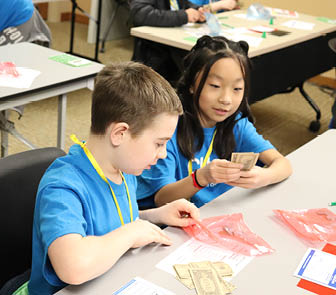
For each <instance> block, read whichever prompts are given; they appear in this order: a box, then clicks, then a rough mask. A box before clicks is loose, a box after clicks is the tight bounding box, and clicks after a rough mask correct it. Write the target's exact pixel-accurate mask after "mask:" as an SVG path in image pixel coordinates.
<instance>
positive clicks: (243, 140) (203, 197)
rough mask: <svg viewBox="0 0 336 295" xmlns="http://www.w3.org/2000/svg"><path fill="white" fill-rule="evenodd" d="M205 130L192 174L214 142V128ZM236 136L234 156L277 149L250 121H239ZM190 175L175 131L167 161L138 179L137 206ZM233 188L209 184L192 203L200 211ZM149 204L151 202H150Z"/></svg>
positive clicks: (223, 184)
mask: <svg viewBox="0 0 336 295" xmlns="http://www.w3.org/2000/svg"><path fill="white" fill-rule="evenodd" d="M203 130H204V143H203V146H202V148H201V150H200V151H199V152H198V153H196V154H195V158H194V159H193V161H192V170H193V171H194V170H195V169H199V168H201V165H202V163H203V159H204V157H205V155H206V152H207V151H208V148H209V145H210V142H211V140H212V136H213V133H214V131H215V127H213V128H204V129H203ZM234 136H235V140H236V148H235V150H234V152H254V153H261V152H264V151H266V150H269V149H274V147H273V145H272V144H271V143H270V142H269V141H268V140H265V139H264V138H263V137H262V136H261V135H260V134H258V133H257V131H256V129H255V127H254V126H253V124H252V123H251V122H250V121H249V120H248V119H247V118H243V119H240V120H239V121H238V122H237V123H236V125H235V126H234ZM214 159H218V156H217V155H216V153H215V152H214V151H213V152H212V153H211V155H210V160H209V161H212V160H214ZM188 175H189V173H188V160H187V158H185V157H184V156H183V155H182V154H181V153H180V150H179V147H178V144H177V137H176V131H175V133H174V135H173V137H172V138H171V139H170V140H169V142H168V143H167V157H166V158H165V159H160V160H159V161H158V162H157V164H156V165H155V166H152V167H151V169H150V170H144V172H143V173H142V175H140V176H138V177H137V178H138V189H137V199H138V202H140V203H141V199H144V198H146V197H148V196H150V195H153V194H154V193H156V192H157V191H158V190H159V189H161V188H162V187H163V186H165V185H167V184H169V183H173V182H176V181H178V180H181V179H183V178H185V177H187V176H188ZM230 188H232V186H230V185H227V184H225V183H218V184H209V185H208V186H207V187H206V188H203V189H201V190H200V191H198V192H197V193H196V194H195V195H194V196H192V198H191V201H192V202H193V203H194V204H195V205H196V206H197V207H201V206H203V205H204V204H206V203H208V202H210V201H211V200H213V199H214V198H216V197H218V196H219V195H221V194H222V193H224V192H226V191H227V190H229V189H230ZM146 201H147V202H149V200H148V198H147V199H146ZM151 202H152V204H154V201H153V198H152V199H151Z"/></svg>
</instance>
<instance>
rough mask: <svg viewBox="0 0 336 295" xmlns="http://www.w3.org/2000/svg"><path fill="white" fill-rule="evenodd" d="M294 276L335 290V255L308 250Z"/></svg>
mask: <svg viewBox="0 0 336 295" xmlns="http://www.w3.org/2000/svg"><path fill="white" fill-rule="evenodd" d="M294 276H296V277H299V278H304V279H306V280H309V281H312V282H315V283H318V284H320V285H322V286H326V287H328V288H331V289H334V290H336V255H333V254H330V253H327V252H323V251H321V250H317V249H313V248H309V249H308V250H307V252H306V253H305V255H304V257H303V259H302V260H301V262H300V264H299V266H298V267H297V269H296V271H295V273H294Z"/></svg>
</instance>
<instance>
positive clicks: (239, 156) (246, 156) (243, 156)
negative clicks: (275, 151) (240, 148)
mask: <svg viewBox="0 0 336 295" xmlns="http://www.w3.org/2000/svg"><path fill="white" fill-rule="evenodd" d="M258 158H259V153H252V152H251V153H232V155H231V162H234V163H241V164H243V166H244V167H243V169H242V170H250V169H252V168H253V167H254V165H255V164H256V163H257V161H258Z"/></svg>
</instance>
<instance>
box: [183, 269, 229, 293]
mask: <svg viewBox="0 0 336 295" xmlns="http://www.w3.org/2000/svg"><path fill="white" fill-rule="evenodd" d="M189 272H190V275H191V278H192V280H193V282H194V285H195V288H196V291H197V294H198V295H226V294H227V292H226V290H224V288H223V286H222V284H221V282H220V281H219V279H218V275H217V274H216V272H215V270H214V269H213V268H203V269H202V268H195V269H189Z"/></svg>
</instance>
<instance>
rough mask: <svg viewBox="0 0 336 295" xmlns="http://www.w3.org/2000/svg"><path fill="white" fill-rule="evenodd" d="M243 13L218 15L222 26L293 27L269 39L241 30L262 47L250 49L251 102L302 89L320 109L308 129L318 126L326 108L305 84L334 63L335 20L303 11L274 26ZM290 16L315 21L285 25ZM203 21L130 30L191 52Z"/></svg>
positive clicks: (312, 104)
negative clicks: (331, 42)
mask: <svg viewBox="0 0 336 295" xmlns="http://www.w3.org/2000/svg"><path fill="white" fill-rule="evenodd" d="M243 15H246V10H233V11H228V12H224V13H219V14H217V16H218V19H219V21H220V23H221V24H222V27H223V30H224V29H227V27H228V26H229V27H234V28H235V29H239V28H240V29H241V28H246V29H253V28H255V27H256V26H267V27H272V28H275V29H278V30H282V31H287V32H290V33H289V34H288V35H285V36H273V35H271V34H269V33H267V34H266V35H267V37H266V38H261V36H262V35H261V33H257V32H252V31H248V32H247V33H244V34H242V35H244V36H248V37H250V38H258V39H259V41H261V43H260V44H259V45H258V46H250V49H249V57H250V58H251V61H252V65H253V67H252V72H251V84H250V86H251V87H250V93H249V102H250V103H253V102H256V101H258V100H261V99H264V98H267V97H270V96H272V95H274V94H279V93H288V92H291V91H293V90H294V89H295V88H298V89H299V90H300V93H301V94H302V95H303V97H304V98H305V99H306V100H307V102H308V103H309V104H310V105H311V107H312V108H313V109H314V111H315V112H316V120H315V121H312V122H311V125H310V127H309V128H310V129H311V130H312V131H314V132H316V131H318V130H319V128H320V118H321V112H320V109H319V107H318V106H317V105H316V103H315V102H314V101H313V100H312V99H311V98H310V97H309V95H308V93H306V92H305V90H304V88H303V84H304V82H305V81H307V80H308V79H310V78H312V77H314V76H316V75H319V74H321V73H323V72H326V71H328V70H330V69H331V68H332V67H334V66H335V58H334V53H333V52H331V50H330V49H329V47H328V40H329V39H331V38H334V37H336V24H335V23H333V22H330V23H327V22H323V21H321V20H320V19H319V18H318V17H316V16H311V15H305V14H302V13H299V17H298V18H294V19H291V18H286V17H276V19H275V20H274V24H273V25H270V24H269V21H266V20H251V19H246V18H242V17H238V16H243ZM290 20H292V21H300V22H305V23H311V24H313V25H314V26H313V28H312V30H304V29H298V28H289V27H287V26H284V23H286V22H287V21H290ZM200 26H207V25H206V24H203V25H199V24H195V25H194V28H191V27H189V28H187V29H186V28H184V27H173V28H163V27H149V26H141V27H135V28H132V29H131V35H132V36H134V37H138V38H142V39H146V40H150V41H153V42H157V43H162V44H165V45H168V46H171V47H177V48H180V49H183V50H186V51H188V50H190V49H191V48H192V47H193V46H194V45H195V43H196V37H194V36H193V35H190V33H189V32H190V31H191V30H193V31H197V30H198V27H200ZM236 34H237V33H236ZM225 36H226V37H227V38H229V39H231V38H233V37H232V34H230V33H229V32H226V35H225ZM241 38H242V37H240V39H241ZM250 43H251V42H250ZM252 44H253V42H252Z"/></svg>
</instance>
